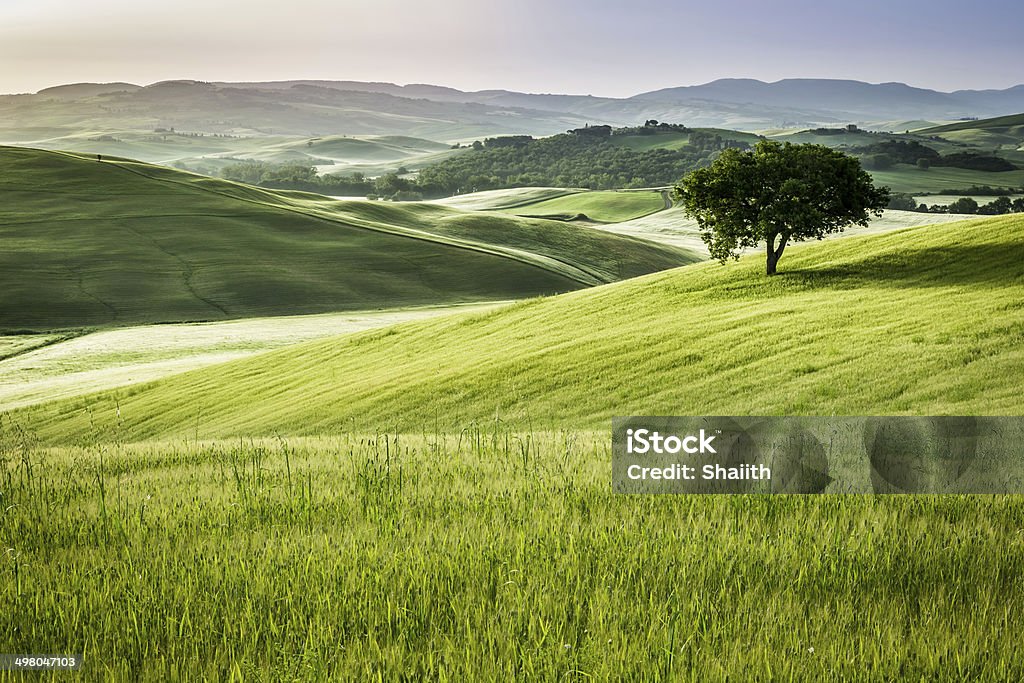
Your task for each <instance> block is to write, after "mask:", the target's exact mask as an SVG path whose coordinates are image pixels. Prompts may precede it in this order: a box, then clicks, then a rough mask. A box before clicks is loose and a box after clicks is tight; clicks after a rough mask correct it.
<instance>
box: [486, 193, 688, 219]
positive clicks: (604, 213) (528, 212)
mask: <svg viewBox="0 0 1024 683" xmlns="http://www.w3.org/2000/svg"><path fill="white" fill-rule="evenodd" d="M666 201H669V202H670V201H671V200H666V199H665V197H664V195H663V193H662V192H659V191H637V192H632V191H630V192H610V191H596V192H577V193H574V194H569V195H565V196H562V197H555V198H552V199H544V200H541V201H538V202H534V203H530V204H521V205H518V206H516V207H513V208H506V209H501V210H502V211H504V212H506V213H512V214H515V215H517V216H560V217H573V216H576V215H579V214H583V215H585V216H586V217H587V218H588V219H590V220H592V221H597V222H600V223H621V222H623V221H628V220H632V219H634V218H640V217H641V216H647V215H649V214H652V213H656V212H658V211H661V210H663V209H665V208H666V206H665V204H666Z"/></svg>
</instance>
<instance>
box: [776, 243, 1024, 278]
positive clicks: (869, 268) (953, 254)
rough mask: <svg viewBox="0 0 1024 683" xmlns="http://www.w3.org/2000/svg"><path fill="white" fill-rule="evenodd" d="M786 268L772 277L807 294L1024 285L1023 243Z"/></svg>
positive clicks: (929, 250) (931, 249)
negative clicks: (867, 288)
mask: <svg viewBox="0 0 1024 683" xmlns="http://www.w3.org/2000/svg"><path fill="white" fill-rule="evenodd" d="M785 266H786V264H785V261H782V262H780V269H779V273H778V275H776V276H775V277H777V278H780V279H782V280H783V281H784V282H785V283H786V284H796V285H802V286H804V287H811V288H819V287H821V288H831V287H841V288H850V287H864V286H870V287H879V286H881V287H886V286H891V287H955V286H959V285H978V284H1012V283H1014V282H1017V283H1020V284H1024V241H1021V242H1000V243H994V244H971V245H964V246H948V247H929V248H926V249H906V250H902V251H898V252H891V253H886V254H877V255H873V256H869V257H866V258H864V259H862V260H860V261H851V262H846V263H826V264H822V265H821V266H812V267H803V268H789V269H787V268H786V267H785Z"/></svg>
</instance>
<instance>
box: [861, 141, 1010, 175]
mask: <svg viewBox="0 0 1024 683" xmlns="http://www.w3.org/2000/svg"><path fill="white" fill-rule="evenodd" d="M851 151H853V152H855V153H856V154H858V155H859V156H860V157H861V161H862V162H863V163H864V165H865V166H867V167H868V168H872V169H874V170H876V171H882V170H885V169H887V168H891V167H892V166H893V165H894V164H916V165H917V167H918V168H921V169H924V170H927V169H929V168H931V167H932V166H948V167H952V168H964V169H968V170H972V171H1013V170H1016V169H1017V167H1016V166H1014V165H1013V164H1012V163H1010V162H1009V161H1007V160H1006V159H1003V158H1001V157H997V156H992V155H989V154H980V153H978V152H955V153H953V154H947V155H946V156H942V155H941V154H939V152H938V151H936V150H935V149H932V148H931V147H929V146H927V145H922V144H921V143H920V142H918V141H916V140H886V141H885V142H879V143H875V144H873V145H868V146H866V147H858V148H856V149H853V150H851Z"/></svg>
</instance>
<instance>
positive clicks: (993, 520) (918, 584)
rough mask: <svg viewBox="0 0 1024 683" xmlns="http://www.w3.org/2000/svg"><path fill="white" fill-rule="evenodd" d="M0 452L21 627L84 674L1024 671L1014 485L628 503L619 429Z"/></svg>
mask: <svg viewBox="0 0 1024 683" xmlns="http://www.w3.org/2000/svg"><path fill="white" fill-rule="evenodd" d="M0 458H2V460H0V485H2V487H3V491H4V499H3V503H4V505H5V508H6V510H5V513H4V524H3V525H0V542H2V543H3V546H4V548H5V553H4V554H3V563H2V564H0V608H2V609H3V611H4V614H5V615H6V616H5V618H4V619H2V620H0V639H2V641H3V643H4V645H5V647H6V648H7V649H10V650H12V651H26V652H27V651H35V650H36V649H40V648H41V649H45V650H48V651H54V652H80V653H83V654H84V657H83V662H84V664H83V671H82V672H80V673H79V674H78V676H82V677H83V679H85V680H132V681H167V680H223V681H228V680H235V681H240V680H254V681H282V680H323V681H328V680H333V681H336V680H351V681H357V680H358V681H363V680H437V681H467V680H571V681H586V680H649V681H680V680H682V681H695V682H697V681H708V680H726V678H728V679H729V680H764V681H768V680H850V681H874V680H935V681H961V680H977V681H1006V680H1017V679H1019V678H1020V677H1021V676H1022V675H1024V668H1022V663H1021V660H1020V658H1019V657H1018V656H1017V649H1016V648H1017V638H1016V635H1015V634H1017V633H1019V632H1020V631H1021V629H1022V628H1024V617H1022V616H1021V615H1022V614H1024V598H1022V596H1024V585H1022V578H1021V577H1024V545H1022V542H1021V533H1022V531H1024V505H1022V503H1021V501H1020V500H1019V498H1017V497H962V496H931V497H926V496H891V497H886V496H881V497H862V496H816V497H801V496H775V497H761V496H646V497H641V498H637V497H630V496H616V495H613V494H612V493H611V492H610V486H609V479H610V465H609V455H608V442H607V435H606V434H601V435H599V436H589V435H586V434H578V433H574V432H572V431H561V432H558V433H554V434H551V433H540V432H534V433H510V432H508V431H505V430H504V429H503V428H502V427H501V425H500V424H499V425H495V423H494V422H493V421H492V422H490V423H489V424H481V425H477V426H476V427H473V426H469V428H468V429H467V430H466V431H465V432H463V433H462V434H459V435H444V434H431V433H428V434H426V435H418V436H410V435H396V434H393V433H390V434H389V433H384V432H377V433H371V434H354V433H343V434H338V435H336V436H334V437H329V438H323V439H310V440H307V439H271V440H243V441H239V440H234V441H227V442H209V443H192V442H183V441H177V442H173V443H165V444H143V445H133V446H129V445H119V444H105V445H102V446H101V445H99V444H97V445H95V446H92V447H88V448H66V449H61V450H42V449H39V448H36V447H33V446H32V445H31V442H30V437H29V436H27V435H25V434H21V433H19V432H17V431H16V429H14V428H12V427H10V424H9V423H8V422H5V425H4V431H3V434H2V438H0ZM908 549H912V552H908ZM24 680H36V678H35V677H28V676H26V677H25V679H24Z"/></svg>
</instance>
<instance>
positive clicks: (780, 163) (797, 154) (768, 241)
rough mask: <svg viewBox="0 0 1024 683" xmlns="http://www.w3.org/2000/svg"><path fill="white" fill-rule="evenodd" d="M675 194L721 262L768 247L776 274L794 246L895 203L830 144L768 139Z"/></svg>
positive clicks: (722, 159) (722, 160)
mask: <svg viewBox="0 0 1024 683" xmlns="http://www.w3.org/2000/svg"><path fill="white" fill-rule="evenodd" d="M674 193H675V196H676V198H677V199H678V200H680V201H681V202H682V206H683V210H684V211H685V212H686V214H687V215H689V216H690V217H692V218H695V219H696V220H697V224H698V226H699V227H700V231H701V238H702V239H703V240H704V243H705V244H707V246H708V250H709V251H710V252H711V256H712V257H713V258H716V259H718V260H720V261H722V262H723V263H724V262H725V261H727V260H728V259H729V258H738V257H739V252H740V251H741V250H742V249H745V248H749V247H756V246H757V245H758V244H760V243H762V242H764V243H765V245H766V254H767V266H766V270H767V273H768V274H769V275H774V274H775V272H776V267H777V264H778V261H779V258H780V257H781V256H782V252H783V251H784V250H785V248H786V245H787V244H789V243H790V242H791V241H800V240H807V239H821V238H823V237H824V236H825V235H828V234H831V233H835V232H839V231H841V230H843V229H844V228H845V227H846V226H848V225H853V224H858V225H867V223H868V221H869V220H870V219H871V216H872V215H880V214H881V212H882V209H884V208H885V206H886V204H887V203H888V201H889V190H888V188H876V187H875V186H874V185H873V184H872V182H871V176H870V175H868V174H867V172H865V171H864V170H863V169H862V168H861V165H860V162H859V161H858V160H857V159H856V158H854V157H851V156H849V155H846V154H843V153H842V152H839V151H836V150H833V149H830V148H828V147H825V146H823V145H811V144H805V145H795V144H791V143H779V142H774V141H768V140H762V141H761V142H758V143H757V146H756V147H755V148H754V149H753V150H751V151H742V150H739V149H727V150H724V151H723V152H722V153H721V155H719V156H718V158H717V159H715V161H714V162H713V163H712V164H711V165H710V166H709V167H707V168H701V169H697V170H695V171H693V172H692V173H690V174H688V175H687V176H685V177H684V178H683V179H682V180H681V181H680V182H679V183H678V184H677V185H676V186H675V192H674Z"/></svg>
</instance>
